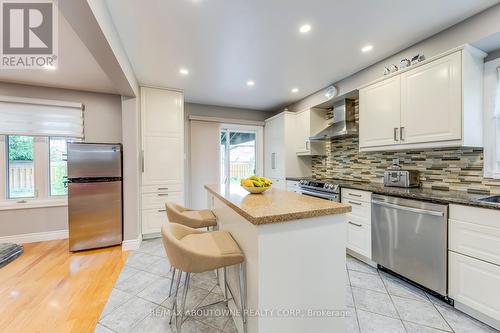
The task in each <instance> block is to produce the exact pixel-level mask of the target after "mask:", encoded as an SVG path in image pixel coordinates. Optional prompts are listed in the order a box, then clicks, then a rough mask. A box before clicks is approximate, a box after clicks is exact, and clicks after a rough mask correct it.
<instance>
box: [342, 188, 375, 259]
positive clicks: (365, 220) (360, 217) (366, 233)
mask: <svg viewBox="0 0 500 333" xmlns="http://www.w3.org/2000/svg"><path fill="white" fill-rule="evenodd" d="M341 197H342V200H341V201H342V203H345V204H348V205H351V207H352V211H351V212H350V213H347V214H346V223H347V250H348V252H349V253H350V254H352V255H354V256H356V257H358V258H359V259H361V260H364V261H366V262H368V263H370V261H371V258H372V232H371V193H370V192H366V191H360V190H352V189H348V188H342V189H341Z"/></svg>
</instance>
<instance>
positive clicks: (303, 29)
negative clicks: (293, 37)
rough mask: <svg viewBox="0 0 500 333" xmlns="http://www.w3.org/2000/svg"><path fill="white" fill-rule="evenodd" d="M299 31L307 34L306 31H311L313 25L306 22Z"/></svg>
mask: <svg viewBox="0 0 500 333" xmlns="http://www.w3.org/2000/svg"><path fill="white" fill-rule="evenodd" d="M299 31H300V32H301V33H303V34H305V33H306V32H309V31H311V26H310V25H309V24H304V25H302V26H301V27H300V29H299Z"/></svg>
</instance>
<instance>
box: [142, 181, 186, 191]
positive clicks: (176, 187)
mask: <svg viewBox="0 0 500 333" xmlns="http://www.w3.org/2000/svg"><path fill="white" fill-rule="evenodd" d="M181 191H184V184H181V183H176V184H157V185H144V186H142V193H158V192H159V193H166V192H181Z"/></svg>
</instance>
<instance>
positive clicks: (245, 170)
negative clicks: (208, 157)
mask: <svg viewBox="0 0 500 333" xmlns="http://www.w3.org/2000/svg"><path fill="white" fill-rule="evenodd" d="M226 126H227V127H226ZM226 126H223V127H222V128H221V132H220V175H221V177H220V179H221V181H222V182H223V183H225V184H230V185H234V184H239V183H240V180H241V179H243V178H248V177H250V176H253V175H256V174H261V172H262V171H261V169H262V168H261V166H260V165H259V162H260V158H258V157H259V154H260V153H259V151H261V149H260V148H259V146H258V144H257V142H258V141H259V139H258V138H259V137H260V135H261V134H260V131H261V130H262V129H261V128H255V127H254V128H252V126H243V125H238V126H237V125H232V126H229V125H226Z"/></svg>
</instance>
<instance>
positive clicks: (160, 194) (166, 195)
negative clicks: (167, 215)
mask: <svg viewBox="0 0 500 333" xmlns="http://www.w3.org/2000/svg"><path fill="white" fill-rule="evenodd" d="M158 196H159V197H168V193H158Z"/></svg>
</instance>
